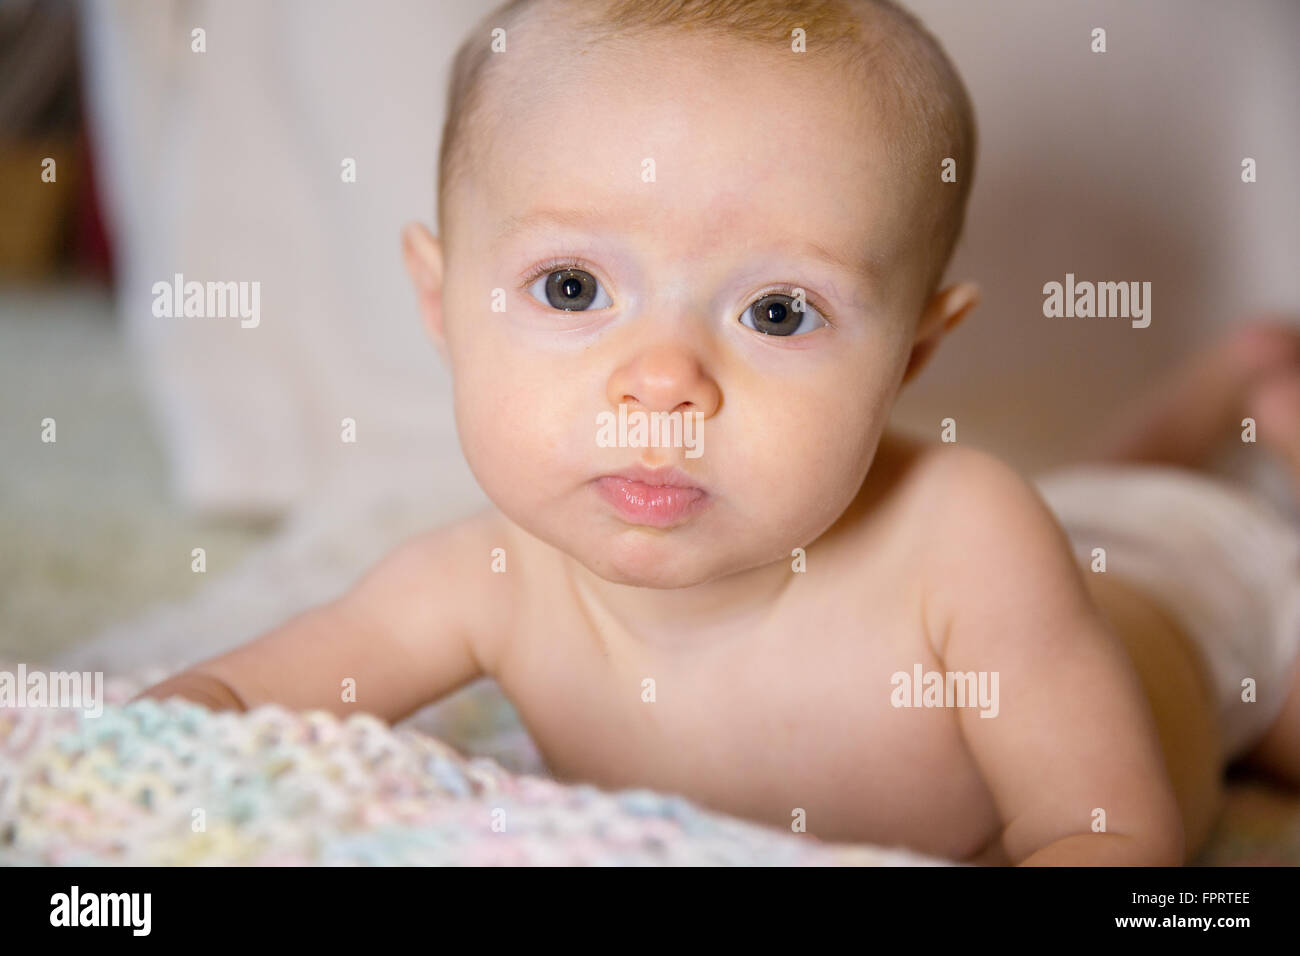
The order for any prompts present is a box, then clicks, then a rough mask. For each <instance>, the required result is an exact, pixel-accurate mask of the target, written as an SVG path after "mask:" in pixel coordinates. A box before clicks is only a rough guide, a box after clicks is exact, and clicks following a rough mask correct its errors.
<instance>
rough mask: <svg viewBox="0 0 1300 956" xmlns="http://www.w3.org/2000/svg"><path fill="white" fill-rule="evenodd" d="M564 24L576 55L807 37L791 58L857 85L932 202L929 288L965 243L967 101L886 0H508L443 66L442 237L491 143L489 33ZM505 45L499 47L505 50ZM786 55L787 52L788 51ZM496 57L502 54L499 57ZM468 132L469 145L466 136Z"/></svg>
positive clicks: (926, 37) (922, 38)
mask: <svg viewBox="0 0 1300 956" xmlns="http://www.w3.org/2000/svg"><path fill="white" fill-rule="evenodd" d="M549 13H553V14H557V15H560V16H562V17H563V20H562V21H560V22H562V24H563V28H564V31H565V33H564V39H565V41H566V42H567V43H570V44H573V45H574V47H575V48H578V47H583V46H587V45H596V44H600V43H607V42H617V41H621V40H624V39H635V38H636V37H638V36H644V35H650V34H662V33H665V32H668V33H671V32H684V33H699V34H704V35H707V36H716V37H719V38H725V39H729V40H735V41H740V42H748V43H754V44H765V45H771V46H773V47H774V48H778V49H781V50H785V51H789V50H791V43H792V37H793V31H794V30H795V29H796V28H798V29H802V30H803V31H804V35H805V36H806V45H807V52H806V53H802V54H798V55H799V56H805V57H809V58H812V59H813V60H814V61H815V62H818V63H820V64H822V65H823V68H824V69H827V70H828V72H829V73H830V74H831V75H835V76H838V77H840V80H839V82H842V83H851V82H856V83H857V84H858V85H859V86H860V87H861V88H862V90H863V93H864V94H865V95H867V96H868V97H870V98H871V99H870V102H871V103H872V104H873V105H874V106H876V107H877V108H879V109H880V110H881V112H882V114H883V115H886V116H889V117H891V121H890V125H891V131H890V135H889V136H887V137H886V142H885V144H884V145H885V148H886V150H887V153H888V155H889V158H890V160H891V162H893V163H895V164H902V167H903V168H904V169H905V170H907V171H908V174H909V177H910V178H911V179H912V181H913V182H919V183H921V184H922V186H923V188H924V189H925V190H926V191H927V192H929V193H930V194H931V195H935V193H934V192H933V191H936V190H937V191H938V192H937V196H938V199H939V200H940V201H939V202H933V201H931V202H929V203H928V205H929V207H930V210H931V215H930V218H929V219H928V220H926V221H925V222H924V225H923V226H922V228H926V229H928V232H929V239H930V242H929V249H930V250H931V263H930V270H929V275H928V283H927V289H928V290H931V291H932V290H933V289H934V288H935V286H936V285H937V283H938V281H939V279H940V278H941V277H942V275H943V271H944V269H945V268H946V267H947V263H948V259H949V258H950V256H951V255H952V250H953V247H954V246H955V245H956V243H957V239H958V237H959V236H960V235H961V230H962V224H963V221H964V219H965V211H966V200H967V197H968V196H969V194H970V187H971V180H972V178H973V175H974V171H975V148H976V133H975V117H974V109H973V107H972V106H971V102H970V97H969V95H968V94H967V92H966V87H965V85H964V84H963V83H962V80H961V77H960V76H959V75H958V73H957V70H956V68H955V67H954V66H953V65H952V62H951V61H950V60H949V59H948V56H947V54H946V53H945V52H944V50H943V47H942V46H941V45H940V44H939V42H938V40H936V39H935V38H934V36H933V35H931V34H930V33H929V31H927V30H926V29H925V27H924V26H923V25H922V24H921V22H920V21H919V20H918V19H917V18H916V17H915V16H913V15H912V14H911V13H909V12H907V11H906V10H904V9H903V8H902V7H900V6H898V5H897V4H896V3H894V2H893V0H507V2H505V3H503V4H501V5H500V6H499V7H497V8H496V9H495V10H493V11H492V12H491V13H489V14H488V15H487V16H486V17H484V18H483V19H482V20H481V21H480V23H479V25H478V27H476V28H475V30H474V31H473V32H472V33H471V34H470V35H469V36H468V37H467V38H466V39H465V41H464V42H463V43H462V44H461V46H460V48H459V49H458V50H457V52H456V56H455V59H454V60H453V62H452V67H451V84H450V89H449V93H448V99H447V114H446V120H445V123H444V125H443V130H442V147H441V150H440V153H439V158H438V228H439V232H440V233H442V234H443V235H444V237H445V235H446V231H445V230H446V223H447V212H446V210H447V205H446V198H447V196H448V195H449V192H448V190H449V189H450V187H451V185H452V184H453V183H455V182H456V180H457V179H458V177H460V176H461V175H463V173H464V172H465V170H466V169H468V168H470V167H471V166H472V165H473V162H474V156H475V155H476V154H475V152H474V151H475V149H478V148H483V145H484V143H483V141H484V140H490V136H489V135H486V134H485V131H484V130H483V127H484V126H486V125H488V123H489V122H492V121H498V120H499V117H497V116H492V115H491V114H490V112H489V110H488V109H487V108H486V104H485V102H484V98H483V88H484V86H485V85H486V84H485V80H486V78H487V77H488V76H489V75H490V73H491V71H492V70H493V69H494V68H495V67H494V66H492V65H490V64H491V60H492V59H493V56H494V54H493V53H492V49H491V42H492V40H491V34H492V31H493V30H495V29H497V28H502V29H504V30H505V31H506V36H507V43H509V42H514V36H515V31H513V30H512V27H515V26H518V25H521V24H523V23H525V22H527V21H528V20H531V19H533V18H534V16H536V17H538V18H541V17H543V16H544V15H546V14H549ZM508 49H509V46H507V50H508ZM792 55H794V54H792ZM502 59H504V57H503V58H502ZM470 129H474V130H475V131H476V133H477V135H476V136H470V135H468V133H467V131H468V130H470ZM948 158H951V159H953V160H954V161H955V172H956V182H955V183H949V182H942V181H941V180H940V172H941V164H942V163H943V162H944V160H945V159H948Z"/></svg>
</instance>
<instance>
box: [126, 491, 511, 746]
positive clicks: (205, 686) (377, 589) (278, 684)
mask: <svg viewBox="0 0 1300 956" xmlns="http://www.w3.org/2000/svg"><path fill="white" fill-rule="evenodd" d="M491 521H492V519H491V518H490V517H487V516H484V517H479V518H475V519H472V520H471V521H468V522H464V523H462V524H459V525H456V526H453V527H451V528H446V529H442V530H439V531H436V532H431V533H429V534H425V535H421V536H420V537H417V538H414V539H412V540H410V541H407V542H406V543H404V544H403V545H401V546H400V547H398V548H397V549H396V550H394V551H393V552H392V553H391V554H389V555H388V556H387V557H385V558H384V559H383V560H382V561H380V562H379V563H378V564H377V565H376V566H375V567H374V568H372V569H371V570H370V571H369V572H367V573H366V574H365V575H364V576H363V577H362V578H361V580H360V581H359V582H358V583H357V584H356V586H355V587H353V588H352V589H351V590H350V591H348V592H347V593H346V594H344V595H343V596H342V597H340V598H338V599H337V600H334V601H331V602H330V603H328V604H325V605H322V606H320V607H316V608H312V609H311V610H308V611H306V612H304V613H302V614H300V615H298V616H297V617H295V618H293V619H291V620H289V621H288V622H287V623H285V624H283V625H281V626H280V627H277V628H275V629H274V630H272V631H270V632H268V633H267V634H265V635H263V636H261V637H259V638H257V639H256V640H254V641H251V642H250V643H248V644H245V645H243V646H241V647H238V648H236V649H235V650H233V651H230V652H228V653H226V654H222V655H221V656H219V657H215V658H212V659H210V660H207V661H204V662H202V663H200V664H196V665H195V666H193V667H191V668H189V669H187V670H185V671H183V672H182V673H180V674H178V675H176V676H175V677H172V678H170V679H168V680H166V681H163V682H161V683H159V684H156V685H154V686H153V687H151V688H149V689H148V690H146V691H145V692H144V693H143V694H141V695H140V696H142V697H144V696H148V697H155V698H158V699H165V698H167V697H170V696H174V695H179V696H182V697H186V698H189V699H191V700H194V701H197V702H198V703H201V704H203V705H204V706H207V707H210V708H212V709H218V710H220V709H235V710H247V709H250V708H253V707H256V706H257V705H259V704H262V703H277V704H280V705H282V706H284V707H286V708H288V709H290V710H309V709H321V710H327V711H330V712H332V713H334V714H337V715H339V716H346V715H348V714H352V713H356V712H358V711H364V712H366V713H370V714H375V715H376V716H378V717H381V718H383V719H384V720H386V721H389V722H393V721H396V720H400V719H401V718H403V717H405V716H407V715H408V714H411V713H413V712H414V711H416V710H418V709H419V708H420V707H422V706H424V705H425V704H428V703H430V702H432V701H434V700H437V699H438V698H440V697H442V696H444V695H446V694H449V693H450V692H452V691H453V690H455V689H456V688H458V687H460V686H461V685H463V684H466V683H468V682H469V681H471V680H473V679H474V678H475V677H478V676H480V675H481V674H482V673H484V666H483V662H482V661H481V660H480V653H481V652H482V651H483V650H484V649H485V648H489V647H491V645H492V638H494V637H495V629H496V628H497V627H498V623H499V622H498V621H497V620H496V618H498V617H499V616H500V615H499V613H498V612H496V611H495V610H494V609H496V608H501V607H503V606H505V605H506V604H508V602H506V601H503V600H502V597H503V596H502V595H501V594H499V593H496V589H497V588H504V587H505V586H506V585H505V584H504V583H502V579H503V578H505V577H506V575H493V574H491V573H490V570H489V560H490V552H491V548H492V547H493V546H494V545H495V544H500V543H501V541H500V540H499V538H498V537H494V536H493V534H492V533H491V532H490V531H489V530H488V529H489V527H490V525H491ZM492 579H495V580H492ZM349 678H350V679H351V680H352V681H354V682H355V685H354V686H355V697H356V700H355V703H354V702H351V701H345V700H344V682H345V681H346V680H348V679H349Z"/></svg>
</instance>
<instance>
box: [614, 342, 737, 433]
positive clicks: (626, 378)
mask: <svg viewBox="0 0 1300 956" xmlns="http://www.w3.org/2000/svg"><path fill="white" fill-rule="evenodd" d="M606 396H607V397H608V398H609V402H610V404H611V405H639V406H641V407H642V408H644V409H645V410H646V411H650V412H675V411H681V412H697V413H699V414H702V415H704V416H705V417H706V418H708V417H710V416H712V415H713V414H714V412H716V411H717V410H718V405H719V403H720V402H721V400H722V393H721V391H720V390H719V389H718V385H717V383H716V382H714V380H713V378H712V376H710V375H709V374H708V372H707V371H706V370H705V369H704V367H703V365H701V363H700V361H699V359H698V358H696V357H694V356H693V355H691V354H689V353H688V352H686V351H685V350H684V349H680V348H673V347H663V348H657V349H649V350H646V351H643V352H640V353H639V354H638V355H637V356H636V357H635V358H633V359H631V360H630V361H628V362H626V363H624V364H623V365H622V366H620V367H619V369H618V370H617V371H616V372H615V373H614V374H613V375H611V376H610V379H609V385H608V387H607V389H606Z"/></svg>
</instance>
